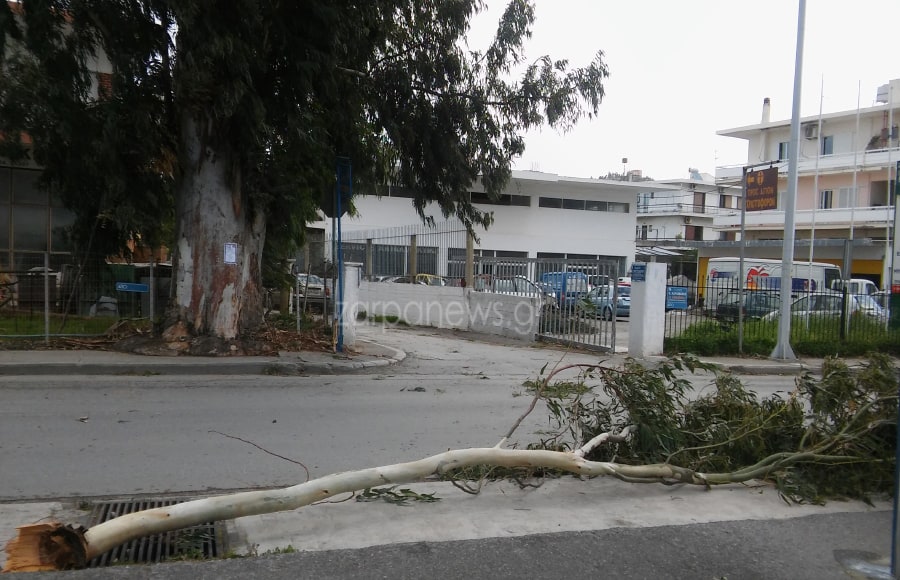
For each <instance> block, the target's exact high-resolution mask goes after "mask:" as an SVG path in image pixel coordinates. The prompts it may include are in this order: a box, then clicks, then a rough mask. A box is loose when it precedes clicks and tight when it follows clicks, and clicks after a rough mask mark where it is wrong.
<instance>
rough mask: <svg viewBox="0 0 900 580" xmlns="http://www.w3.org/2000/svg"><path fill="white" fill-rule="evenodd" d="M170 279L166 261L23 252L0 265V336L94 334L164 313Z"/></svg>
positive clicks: (35, 336)
mask: <svg viewBox="0 0 900 580" xmlns="http://www.w3.org/2000/svg"><path fill="white" fill-rule="evenodd" d="M51 263H53V264H54V265H55V266H56V268H52V267H51V266H50V264H51ZM170 282H171V267H170V266H167V265H158V264H154V265H152V266H151V264H118V263H109V262H108V261H107V260H106V259H105V258H103V257H100V256H90V257H87V258H85V259H76V258H74V257H68V258H66V257H61V256H59V255H54V256H53V262H51V260H50V255H49V254H38V253H36V254H33V255H28V256H23V257H22V259H21V260H19V261H18V263H17V267H16V268H15V269H3V270H0V337H6V338H11V337H16V338H40V337H43V338H50V337H56V336H96V335H102V334H104V333H105V332H106V331H107V330H108V329H109V328H110V327H112V326H114V325H115V323H117V322H118V321H119V320H120V319H123V318H130V319H140V318H144V319H148V320H149V319H151V318H153V317H154V316H156V315H158V314H161V313H162V309H163V308H164V307H165V304H166V301H167V300H168V296H169V288H170Z"/></svg>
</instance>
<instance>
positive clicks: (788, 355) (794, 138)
mask: <svg viewBox="0 0 900 580" xmlns="http://www.w3.org/2000/svg"><path fill="white" fill-rule="evenodd" d="M805 20H806V0H800V6H799V10H798V14H797V54H796V62H795V64H794V104H793V110H792V112H791V144H790V152H791V156H790V159H789V160H788V190H787V194H786V196H785V200H784V248H783V249H782V253H781V314H780V316H779V317H778V341H777V342H776V343H775V350H773V351H772V357H771V358H773V359H780V360H795V359H796V358H797V357H796V355H794V350H793V349H792V348H791V289H792V287H793V276H792V274H793V271H792V270H793V268H792V266H793V264H794V221H795V219H796V209H797V207H796V206H797V163H798V161H799V157H800V92H801V91H800V89H801V86H802V85H803V35H804V22H805Z"/></svg>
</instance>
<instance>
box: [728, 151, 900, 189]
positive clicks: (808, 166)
mask: <svg viewBox="0 0 900 580" xmlns="http://www.w3.org/2000/svg"><path fill="white" fill-rule="evenodd" d="M854 158H855V159H854ZM897 161H900V147H892V148H890V149H873V150H869V151H859V152H857V153H856V155H854V154H853V153H852V152H850V153H836V154H834V155H821V156H819V162H818V171H819V173H837V172H851V171H853V167H854V165H855V166H856V167H857V168H858V170H859V171H873V170H878V169H884V170H885V172H886V171H887V168H888V165H889V164H890V165H891V166H893V165H895V164H896V163H897ZM771 162H772V163H775V164H777V165H778V166H779V173H784V174H786V173H787V170H788V160H787V159H781V160H778V159H773V160H771ZM743 169H744V166H743V165H723V166H720V167H716V182H717V183H722V182H728V183H730V182H736V183H740V180H741V176H742V175H743ZM797 172H798V173H799V174H800V175H812V174H814V173H815V172H816V158H815V157H803V158H801V159H800V160H799V162H798V163H797ZM885 175H886V173H885Z"/></svg>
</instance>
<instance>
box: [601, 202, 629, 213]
mask: <svg viewBox="0 0 900 580" xmlns="http://www.w3.org/2000/svg"><path fill="white" fill-rule="evenodd" d="M630 210H631V206H630V205H629V204H627V203H621V202H618V201H611V202H609V203H608V204H607V210H606V211H611V212H613V213H628V212H629V211H630Z"/></svg>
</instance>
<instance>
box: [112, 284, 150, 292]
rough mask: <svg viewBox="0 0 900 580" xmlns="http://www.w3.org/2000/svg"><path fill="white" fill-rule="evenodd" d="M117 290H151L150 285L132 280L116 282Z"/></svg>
mask: <svg viewBox="0 0 900 580" xmlns="http://www.w3.org/2000/svg"><path fill="white" fill-rule="evenodd" d="M116 290H117V291H118V292H149V291H150V286H148V285H147V284H134V283H132V282H116Z"/></svg>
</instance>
